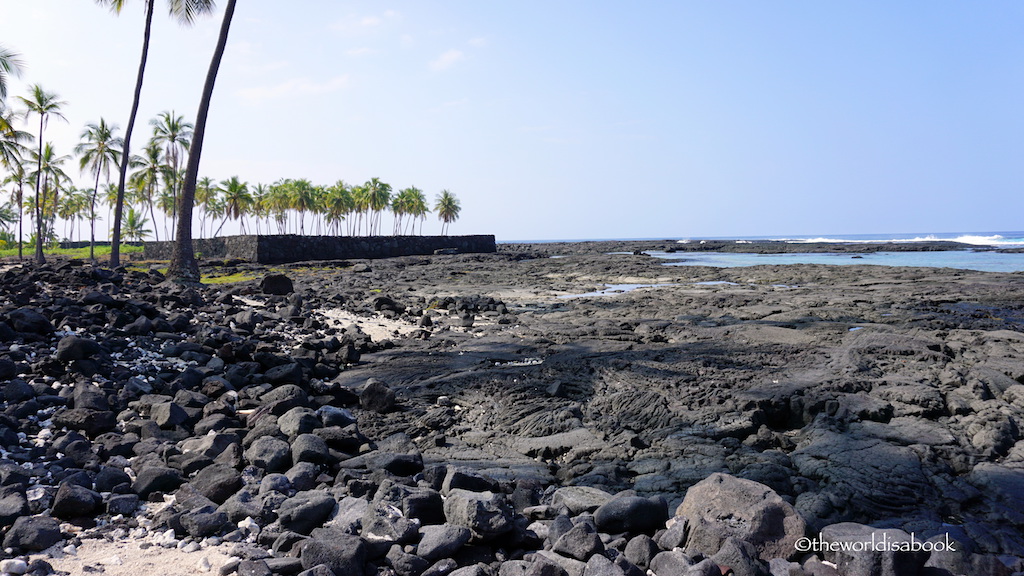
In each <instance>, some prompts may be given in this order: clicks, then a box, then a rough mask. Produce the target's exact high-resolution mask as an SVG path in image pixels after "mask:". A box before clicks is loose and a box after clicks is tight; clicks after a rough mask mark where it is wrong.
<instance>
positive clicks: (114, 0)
mask: <svg viewBox="0 0 1024 576" xmlns="http://www.w3.org/2000/svg"><path fill="white" fill-rule="evenodd" d="M145 2H146V10H145V11H146V24H145V28H144V29H143V34H142V57H141V58H140V59H139V73H138V76H137V77H136V80H135V95H134V97H133V99H132V110H131V113H130V114H129V115H128V127H127V128H126V131H125V135H124V155H125V157H129V153H130V151H131V139H132V130H133V129H134V128H135V117H136V115H137V114H138V112H139V99H140V97H141V96H142V80H143V78H144V77H145V75H146V59H147V57H148V56H149V37H150V31H151V29H152V25H153V8H154V7H155V5H156V0H145ZM96 3H97V4H100V5H101V6H107V7H109V8H110V10H111V12H114V13H115V14H120V13H121V10H122V9H123V8H124V6H125V3H126V0H96ZM213 4H214V2H213V0H167V7H168V9H169V10H168V11H169V12H170V15H171V16H172V17H174V18H175V19H177V20H178V22H179V23H180V24H182V25H189V24H191V23H192V22H193V21H195V19H196V17H197V16H199V15H201V14H205V13H208V12H210V11H211V10H213ZM127 178H128V166H127V162H125V163H122V164H121V173H120V175H119V179H118V183H117V202H116V204H115V207H114V229H113V239H112V241H111V245H110V265H111V266H115V267H116V266H119V265H120V263H121V215H122V212H123V209H124V190H125V182H126V181H127Z"/></svg>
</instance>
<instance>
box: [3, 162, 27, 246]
mask: <svg viewBox="0 0 1024 576" xmlns="http://www.w3.org/2000/svg"><path fill="white" fill-rule="evenodd" d="M8 171H9V173H8V174H7V178H5V179H4V183H5V184H12V185H14V186H16V188H15V190H14V191H13V192H11V197H12V200H13V201H14V203H15V204H17V209H18V260H21V259H22V258H24V254H22V239H23V238H24V237H25V234H24V232H25V231H24V229H23V224H24V218H23V214H24V202H25V186H31V185H32V178H31V173H30V172H29V171H28V170H26V169H25V161H23V160H21V159H19V160H18V161H17V162H15V163H13V164H10V165H8Z"/></svg>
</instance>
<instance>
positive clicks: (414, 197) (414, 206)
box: [408, 187, 430, 234]
mask: <svg viewBox="0 0 1024 576" xmlns="http://www.w3.org/2000/svg"><path fill="white" fill-rule="evenodd" d="M408 202H409V207H408V210H409V214H410V215H411V216H412V220H410V221H409V228H410V232H415V231H416V230H415V229H416V220H417V219H419V221H420V234H423V221H424V220H426V219H427V214H430V206H427V197H426V196H425V195H424V194H423V191H422V190H420V189H419V188H415V187H413V188H409V200H408Z"/></svg>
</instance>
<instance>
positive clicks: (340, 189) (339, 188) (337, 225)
mask: <svg viewBox="0 0 1024 576" xmlns="http://www.w3.org/2000/svg"><path fill="white" fill-rule="evenodd" d="M324 208H325V211H326V214H327V218H328V219H329V221H330V226H331V227H332V228H333V229H334V234H336V235H339V236H340V235H341V221H342V220H345V219H349V218H348V216H349V215H350V214H351V213H352V210H353V209H354V208H355V202H354V201H353V198H352V189H351V188H350V187H349V185H348V184H345V181H344V180H338V181H337V182H335V183H334V186H331V187H330V188H327V194H326V197H325V199H324ZM349 220H351V219H349ZM350 230H351V228H350Z"/></svg>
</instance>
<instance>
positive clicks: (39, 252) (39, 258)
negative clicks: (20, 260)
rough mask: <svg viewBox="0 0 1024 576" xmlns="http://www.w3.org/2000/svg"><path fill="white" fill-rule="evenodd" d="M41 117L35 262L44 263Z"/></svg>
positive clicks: (41, 121)
mask: <svg viewBox="0 0 1024 576" xmlns="http://www.w3.org/2000/svg"><path fill="white" fill-rule="evenodd" d="M43 118H44V116H43V115H42V114H40V115H39V158H38V159H37V161H36V263H37V264H44V263H45V262H46V257H45V256H43V239H42V238H43V218H42V215H43V210H42V206H40V204H39V184H40V181H41V180H42V178H43Z"/></svg>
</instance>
